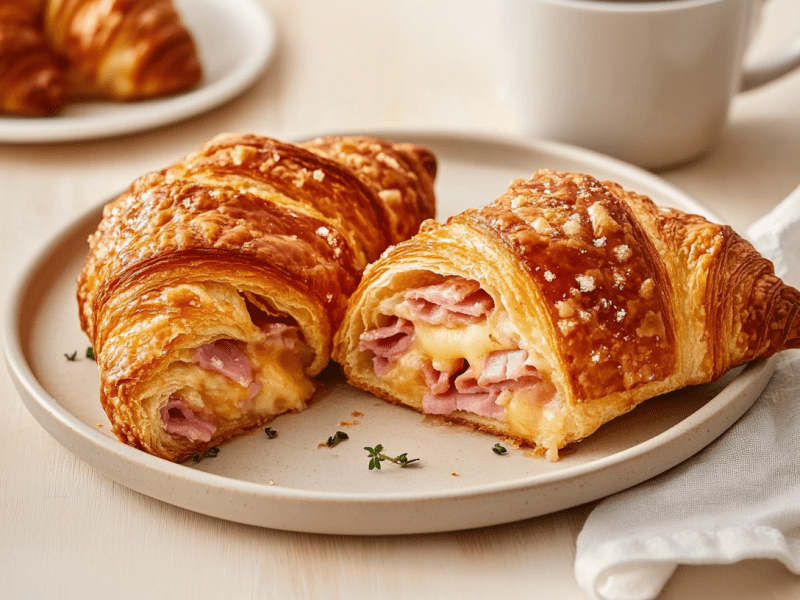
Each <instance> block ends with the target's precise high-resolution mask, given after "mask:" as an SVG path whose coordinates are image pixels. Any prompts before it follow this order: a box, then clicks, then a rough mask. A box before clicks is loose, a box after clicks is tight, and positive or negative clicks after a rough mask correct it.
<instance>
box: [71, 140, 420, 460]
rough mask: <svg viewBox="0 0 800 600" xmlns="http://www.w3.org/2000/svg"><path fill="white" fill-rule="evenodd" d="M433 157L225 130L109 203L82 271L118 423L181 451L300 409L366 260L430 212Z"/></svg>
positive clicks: (166, 453) (106, 396)
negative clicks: (286, 140) (298, 142)
mask: <svg viewBox="0 0 800 600" xmlns="http://www.w3.org/2000/svg"><path fill="white" fill-rule="evenodd" d="M435 172H436V160H435V158H434V156H433V155H432V154H431V153H430V152H429V151H428V150H427V149H425V148H423V147H420V146H415V145H410V144H393V143H390V142H388V141H385V140H380V139H376V138H371V137H343V138H323V139H319V140H315V141H311V142H308V143H305V144H302V145H293V144H287V143H282V142H279V141H277V140H274V139H269V138H264V137H260V136H255V135H233V134H225V135H221V136H218V137H216V138H214V139H213V140H211V141H210V142H209V143H208V144H206V145H205V146H203V147H202V148H200V149H199V150H197V151H195V152H193V153H191V154H189V155H188V156H186V157H185V158H183V159H182V160H179V161H178V162H177V163H175V164H173V165H172V166H170V167H168V168H166V169H164V170H162V171H160V172H157V173H151V174H147V175H144V176H143V177H141V178H139V179H137V180H136V181H135V182H134V183H133V184H132V185H131V186H130V188H129V189H128V190H127V191H126V192H125V193H123V194H122V195H121V196H120V197H119V198H117V199H116V200H114V201H113V202H111V203H110V204H108V205H107V206H106V207H105V209H104V212H103V219H102V221H101V223H100V225H99V227H98V229H97V231H96V232H95V233H94V234H93V235H92V236H91V237H90V239H89V243H90V251H89V255H88V257H87V259H86V263H85V265H84V268H83V270H82V272H81V274H80V277H79V280H78V292H77V296H78V304H79V311H80V319H81V326H82V328H83V329H84V331H85V332H86V333H87V335H88V336H89V338H90V340H91V342H92V344H93V347H94V353H95V357H96V359H97V362H98V367H99V372H100V380H101V390H100V399H101V402H102V405H103V407H104V409H105V410H106V412H107V414H108V417H109V419H110V420H111V423H112V426H113V431H114V432H115V433H116V434H117V435H118V437H119V438H120V439H121V440H122V441H124V442H126V443H128V444H130V445H132V446H135V447H138V448H141V449H143V450H146V451H147V452H150V453H152V454H155V455H157V456H160V457H163V458H166V459H169V460H174V461H178V460H182V459H184V458H186V457H188V456H190V455H192V454H194V453H196V452H202V451H204V450H206V449H208V448H210V447H212V446H214V445H216V444H219V443H220V442H221V441H223V440H225V439H228V438H230V437H233V436H236V435H238V434H239V433H242V432H244V431H247V430H250V429H254V428H256V427H259V426H261V425H263V424H264V423H265V422H267V421H268V420H269V419H271V418H272V417H274V416H275V415H277V414H280V413H284V412H286V411H298V410H301V409H303V408H304V407H305V406H306V403H307V402H308V400H309V398H310V397H311V395H312V394H313V392H314V391H315V388H316V383H315V381H314V379H313V378H314V377H315V376H316V375H317V374H318V373H319V372H320V371H321V370H322V369H323V368H324V367H325V366H326V364H327V363H328V360H329V356H330V348H331V344H332V338H333V334H334V332H335V331H336V328H337V327H338V325H339V323H340V322H341V319H342V318H343V316H344V311H345V309H346V303H347V298H348V297H349V295H350V294H351V293H352V292H353V290H354V289H355V288H356V286H357V284H358V281H359V279H360V277H361V273H362V270H363V269H364V267H365V266H366V265H367V264H368V263H369V262H371V261H374V260H375V259H377V258H378V256H379V255H380V253H381V252H382V251H383V250H384V249H385V248H386V247H387V246H389V245H390V244H394V243H397V242H399V241H401V240H403V239H406V238H408V237H409V236H410V235H411V234H413V233H414V232H416V230H417V228H418V227H419V225H420V223H421V222H422V221H423V220H424V219H426V218H430V217H432V216H433V215H434V209H435V199H434V193H433V179H434V176H435Z"/></svg>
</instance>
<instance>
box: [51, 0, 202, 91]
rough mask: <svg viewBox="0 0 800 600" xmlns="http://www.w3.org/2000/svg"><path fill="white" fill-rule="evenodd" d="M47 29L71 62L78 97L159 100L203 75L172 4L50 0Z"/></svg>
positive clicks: (73, 87) (56, 47)
mask: <svg viewBox="0 0 800 600" xmlns="http://www.w3.org/2000/svg"><path fill="white" fill-rule="evenodd" d="M44 30H45V33H46V34H47V37H48V39H49V41H50V44H51V46H52V47H53V49H54V50H55V51H57V52H59V53H61V54H63V55H64V56H65V57H66V59H67V61H68V63H69V67H68V74H69V79H70V86H71V93H72V95H74V96H75V97H76V98H82V99H86V98H104V99H111V100H120V101H129V100H142V99H146V98H154V97H158V96H166V95H169V94H174V93H177V92H181V91H185V90H188V89H191V88H193V87H194V86H195V85H197V84H198V83H199V81H200V79H201V77H202V69H201V66H200V61H199V59H198V56H197V50H196V48H195V44H194V41H193V39H192V37H191V35H190V34H189V32H188V31H187V29H186V28H185V27H184V26H183V24H182V22H181V20H180V17H179V15H178V13H177V12H176V11H175V8H174V6H173V3H172V0H47V6H46V10H45V17H44Z"/></svg>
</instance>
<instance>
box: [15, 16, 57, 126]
mask: <svg viewBox="0 0 800 600" xmlns="http://www.w3.org/2000/svg"><path fill="white" fill-rule="evenodd" d="M42 1H43V0H0V113H4V114H13V115H19V116H27V117H45V116H51V115H54V114H56V113H58V112H59V111H60V110H61V109H62V108H63V106H64V104H65V101H66V91H67V88H66V83H67V80H66V74H65V73H66V72H65V65H64V63H63V61H62V60H60V58H59V57H58V56H57V55H56V53H55V52H53V51H52V50H51V49H50V47H49V45H48V43H47V40H46V39H45V35H44V32H43V31H42V24H41V21H42V19H41V16H42V15H41V8H42Z"/></svg>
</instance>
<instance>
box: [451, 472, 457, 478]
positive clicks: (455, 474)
mask: <svg viewBox="0 0 800 600" xmlns="http://www.w3.org/2000/svg"><path fill="white" fill-rule="evenodd" d="M450 475H452V476H453V477H458V471H453V472H452V473H450Z"/></svg>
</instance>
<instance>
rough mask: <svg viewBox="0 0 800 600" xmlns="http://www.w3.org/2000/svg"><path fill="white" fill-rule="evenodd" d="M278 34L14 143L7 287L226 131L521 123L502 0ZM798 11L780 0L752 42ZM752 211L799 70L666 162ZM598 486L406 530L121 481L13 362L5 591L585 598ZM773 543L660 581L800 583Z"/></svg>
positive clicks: (783, 33)
mask: <svg viewBox="0 0 800 600" xmlns="http://www.w3.org/2000/svg"><path fill="white" fill-rule="evenodd" d="M263 1H264V3H265V5H266V6H267V7H268V9H269V11H270V13H271V15H272V17H273V19H274V20H275V22H276V24H277V27H278V33H279V42H278V50H277V54H276V56H275V58H274V60H273V61H272V63H271V65H270V67H269V68H268V70H267V71H266V72H265V74H264V76H263V78H262V79H260V81H258V82H257V83H256V84H255V85H254V86H253V87H252V88H251V89H249V90H248V91H247V92H246V93H244V94H243V95H241V96H240V97H238V98H237V99H235V100H233V101H231V102H229V103H228V104H227V105H225V106H222V107H220V108H218V109H215V110H213V111H211V112H209V113H207V114H205V115H202V116H199V117H196V118H192V119H190V120H188V121H184V122H181V123H177V124H174V125H171V126H167V127H163V128H161V129H158V130H155V131H148V132H142V133H138V134H135V135H129V136H126V137H123V138H117V139H108V140H98V141H90V142H75V143H61V144H39V145H20V144H5V145H2V144H0V211H2V212H1V213H0V215H1V216H0V248H2V254H1V256H2V263H1V264H0V295H2V298H3V301H4V304H5V298H6V296H7V292H8V281H9V278H10V277H11V276H12V275H13V274H14V273H16V272H17V270H18V269H19V268H20V264H21V262H20V260H21V258H22V257H27V256H28V255H29V254H31V253H32V252H33V251H34V250H35V249H36V248H38V247H39V246H40V245H42V244H43V243H44V242H45V241H46V240H48V239H49V238H51V236H53V235H54V234H55V233H56V232H58V231H59V230H60V229H62V228H63V227H64V226H65V225H66V224H67V223H68V222H70V221H71V220H72V219H73V218H74V217H75V216H76V215H77V214H79V213H81V212H83V211H84V210H85V209H87V208H88V207H90V206H93V205H95V204H97V203H98V202H100V201H101V200H103V199H105V198H108V197H109V196H111V195H112V194H114V193H116V192H117V191H119V190H120V189H121V188H123V187H124V186H126V185H127V184H128V183H129V182H130V181H131V180H132V179H134V178H135V177H136V176H138V175H140V174H141V173H143V172H145V171H147V170H152V169H156V168H160V167H162V166H164V165H165V164H167V163H168V162H170V161H172V160H173V159H174V158H177V157H178V156H180V155H182V154H184V153H185V152H187V151H188V150H191V149H193V148H194V147H196V146H197V145H199V144H200V143H202V142H204V141H206V140H207V139H209V138H211V137H212V136H213V135H215V134H217V133H219V132H223V131H252V132H257V133H263V134H267V135H271V136H275V137H281V138H286V139H288V138H301V137H304V136H307V135H314V134H317V133H320V132H330V131H359V130H367V129H375V128H400V129H402V128H408V129H413V130H427V129H434V130H437V131H442V130H444V131H457V132H463V131H467V132H483V133H489V134H503V135H514V134H515V126H516V125H515V120H514V117H513V115H512V114H511V113H510V109H509V108H508V106H507V105H506V103H505V101H504V99H503V98H502V97H501V94H500V92H499V89H498V85H497V75H496V74H497V64H496V61H497V60H498V56H497V52H496V50H495V49H496V48H497V45H498V43H497V42H498V33H497V31H496V24H497V19H496V15H495V14H494V12H493V11H494V7H493V5H492V3H489V2H478V1H466V0H461V1H457V0H440V1H434V2H426V1H422V0H405V1H404V2H392V1H390V0H342V1H340V2H335V3H333V2H323V1H321V0H319V1H313V0H263ZM798 29H800V2H797V0H770V2H769V3H768V5H767V11H766V13H765V16H764V20H763V22H762V31H761V34H760V36H759V38H758V39H757V40H756V42H755V45H754V46H753V48H752V52H753V53H754V54H758V53H768V52H770V51H771V50H772V49H774V48H777V47H778V46H780V44H781V43H782V42H783V41H784V40H786V39H789V37H791V36H792V35H793V34H794V33H796V31H797V30H798ZM660 175H661V176H663V177H664V178H665V179H667V180H669V181H671V182H673V183H675V184H677V185H678V186H680V187H682V188H683V189H684V190H686V191H687V192H688V193H690V194H691V195H692V196H694V197H695V198H696V199H697V200H698V201H700V202H701V203H703V204H705V205H706V206H708V207H709V208H710V209H711V210H712V211H714V212H716V213H717V214H718V215H720V216H721V217H722V218H723V219H724V220H726V221H728V222H729V223H731V224H732V225H733V226H734V227H735V228H737V229H740V230H743V229H744V228H746V227H747V226H748V225H749V224H750V223H751V222H753V221H754V220H755V219H756V218H758V217H759V216H761V215H762V214H764V213H766V212H767V211H768V210H769V209H770V208H771V207H772V206H774V205H775V204H777V203H778V202H779V201H780V200H781V199H782V198H783V197H784V196H785V195H786V194H788V193H789V192H790V191H791V190H792V189H794V188H795V187H796V186H797V185H798V184H800V72H798V73H795V74H793V75H790V76H787V77H786V78H784V79H782V80H780V81H779V82H776V83H773V84H771V85H768V86H766V87H764V88H763V89H759V90H757V91H753V92H750V93H747V94H743V95H741V96H740V97H739V98H737V100H736V101H735V104H734V106H733V108H732V111H731V123H730V127H729V129H728V131H727V132H726V134H725V136H724V139H723V140H722V141H721V143H720V144H719V146H718V147H717V148H716V149H715V150H714V151H713V152H712V153H711V154H710V155H708V156H706V157H705V158H703V159H702V160H699V161H697V162H695V163H693V164H690V165H687V166H684V167H682V168H679V169H674V170H671V171H667V172H664V173H661V174H660ZM591 509H592V505H584V506H579V507H577V508H573V509H570V510H565V511H562V512H558V513H555V514H550V515H547V516H543V517H539V518H535V519H530V520H527V521H523V522H520V523H513V524H508V525H501V526H496V527H490V528H485V529H480V530H471V531H463V532H456V533H445V534H430V535H414V536H399V537H379V538H364V537H336V536H322V535H312V534H303V533H290V532H283V531H273V530H268V529H260V528H256V527H250V526H244V525H239V524H236V523H230V522H226V521H222V520H217V519H214V518H209V517H205V516H202V515H198V514H195V513H192V512H189V511H186V510H183V509H179V508H175V507H173V506H171V505H167V504H164V503H161V502H159V501H156V500H153V499H151V498H149V497H146V496H143V495H141V494H139V493H137V492H133V491H130V490H129V489H127V488H125V487H123V486H121V485H118V484H116V483H114V482H113V481H111V480H109V479H107V478H105V477H103V476H101V475H99V474H97V473H96V472H95V471H94V470H93V469H91V468H90V467H88V466H86V465H85V464H84V463H83V462H82V461H80V460H79V459H77V458H76V457H75V456H73V455H72V454H70V453H69V452H67V451H66V450H64V449H63V448H62V447H61V446H60V445H59V444H58V443H57V442H55V441H54V440H53V439H52V438H51V437H50V436H49V435H48V434H47V433H46V432H45V431H44V430H43V429H42V427H41V426H39V424H38V423H37V422H36V421H35V420H34V419H33V417H32V416H31V415H30V414H29V413H28V411H27V409H26V408H25V406H24V405H23V404H22V402H21V401H20V399H19V397H18V396H17V394H16V392H15V391H14V388H13V385H12V382H11V379H10V376H9V374H8V373H7V372H6V370H5V369H0V598H8V599H26V600H27V599H36V598H81V599H87V600H88V599H92V598H108V597H113V598H139V597H154V598H155V597H161V598H221V597H224V598H236V599H242V598H313V599H316V598H333V599H350V600H354V599H361V598H364V599H366V598H380V599H400V598H408V599H412V598H413V599H417V598H439V597H450V598H481V599H486V598H498V597H508V598H552V599H556V598H558V599H566V598H575V599H585V598H587V596H586V594H585V593H584V592H583V591H582V590H580V588H578V586H577V584H576V582H575V579H574V576H573V559H574V554H575V539H576V536H577V535H578V532H579V531H580V529H581V527H582V525H583V522H584V520H585V518H586V516H587V515H588V513H589V511H590V510H591ZM798 597H800V578H798V577H796V576H793V575H791V574H790V573H789V572H788V571H787V570H786V569H785V568H784V567H783V566H782V565H781V564H779V563H777V562H772V561H746V562H743V563H738V564H735V565H729V566H695V567H680V568H679V569H678V571H677V573H676V575H675V576H674V577H673V579H672V580H671V581H670V582H669V583H668V585H667V587H666V588H665V590H664V592H663V594H662V598H663V599H664V600H672V599H681V600H682V599H684V598H693V599H706V598H708V599H711V598H726V599H745V598H746V599H750V598H761V599H766V598H781V599H784V598H787V599H788V598H798Z"/></svg>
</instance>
